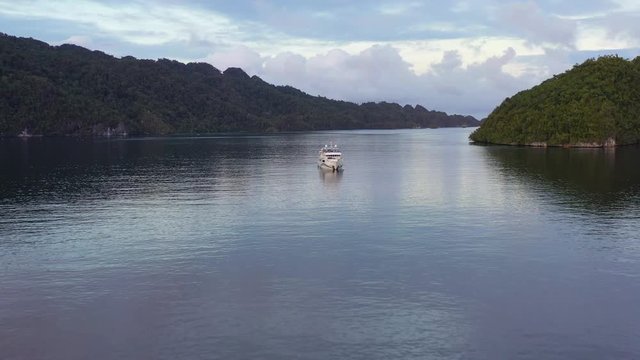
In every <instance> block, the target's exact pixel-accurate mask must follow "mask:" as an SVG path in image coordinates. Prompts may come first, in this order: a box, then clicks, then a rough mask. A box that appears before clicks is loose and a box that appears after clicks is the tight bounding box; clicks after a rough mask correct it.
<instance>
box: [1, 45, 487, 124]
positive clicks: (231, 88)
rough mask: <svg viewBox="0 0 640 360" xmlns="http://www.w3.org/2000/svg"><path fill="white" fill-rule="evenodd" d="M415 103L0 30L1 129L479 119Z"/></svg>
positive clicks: (463, 121)
mask: <svg viewBox="0 0 640 360" xmlns="http://www.w3.org/2000/svg"><path fill="white" fill-rule="evenodd" d="M478 124H479V122H478V120H476V119H475V118H473V117H471V116H461V115H447V114H446V113H444V112H439V111H430V110H427V109H426V108H424V107H422V106H420V105H417V106H415V107H413V106H410V105H406V106H401V105H398V104H395V103H386V102H381V103H365V104H354V103H350V102H345V101H337V100H330V99H327V98H324V97H318V96H311V95H308V94H306V93H304V92H302V91H300V90H297V89H295V88H293V87H290V86H274V85H271V84H268V83H266V82H265V81H263V80H261V79H260V78H259V77H257V76H252V77H249V76H248V75H247V74H246V73H245V72H244V71H242V70H241V69H239V68H229V69H227V70H226V71H224V72H220V71H219V70H218V69H216V68H215V67H213V66H211V65H209V64H205V63H189V64H183V63H180V62H177V61H172V60H167V59H160V60H139V59H136V58H134V57H131V56H127V57H123V58H116V57H113V56H110V55H107V54H105V53H103V52H100V51H90V50H88V49H85V48H82V47H79V46H75V45H61V46H50V45H48V44H46V43H44V42H41V41H38V40H34V39H31V38H19V37H14V36H10V35H6V34H0V136H15V135H18V134H20V133H21V132H23V131H25V129H26V131H27V132H29V133H31V134H40V135H124V134H129V135H167V134H193V133H213V132H279V131H297V130H330V129H374V128H381V129H389V128H416V127H423V128H424V127H432V128H434V127H464V126H469V127H472V126H478Z"/></svg>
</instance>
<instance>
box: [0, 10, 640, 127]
mask: <svg viewBox="0 0 640 360" xmlns="http://www.w3.org/2000/svg"><path fill="white" fill-rule="evenodd" d="M0 32H4V33H7V34H9V35H15V36H22V37H32V38H35V39H39V40H42V41H45V42H47V43H49V44H51V45H60V44H63V43H72V44H76V45H80V46H83V47H86V48H89V49H92V50H100V51H103V52H105V53H107V54H111V55H114V56H117V57H122V56H127V55H132V56H135V57H137V58H145V59H158V58H167V59H174V60H178V61H181V62H185V63H186V62H207V63H210V64H211V65H213V66H215V67H216V68H218V69H220V70H222V71H223V70H225V69H226V68H227V67H240V68H242V69H243V70H245V72H247V73H248V74H249V75H257V76H259V77H261V78H262V79H263V80H265V81H267V82H270V83H272V84H276V85H290V86H293V87H296V88H298V89H301V90H303V91H305V92H307V93H308V94H311V95H320V96H324V97H327V98H331V99H340V100H347V101H353V102H357V103H362V102H368V101H375V102H378V101H387V102H397V103H400V104H402V105H405V104H409V105H417V104H420V105H422V106H424V107H426V108H428V109H431V110H439V111H446V112H447V113H450V114H452V113H455V114H464V115H473V116H475V117H477V118H483V117H485V116H487V115H488V114H489V113H490V112H491V111H492V110H493V109H494V108H495V107H496V106H498V105H499V104H500V103H501V102H502V101H503V100H504V99H505V98H506V97H509V96H512V95H513V94H515V93H517V92H519V91H522V90H525V89H528V88H530V87H532V86H534V85H536V84H538V83H540V82H541V81H544V80H545V79H547V78H549V77H551V76H553V75H554V74H558V73H562V72H564V71H566V70H569V69H571V67H572V66H573V65H575V64H577V63H581V62H582V61H584V60H586V59H588V58H594V57H598V56H601V55H608V54H618V55H619V56H622V57H624V58H628V59H631V58H635V57H636V56H638V55H640V1H639V0H582V1H562V0H541V1H510V0H501V1H497V0H452V1H447V2H445V1H417V0H389V1H386V0H377V1H374V0H359V1H355V0H322V1H320V0H318V1H312V0H282V1H269V0H251V1H242V0H209V1H206V0H184V1H179V0H154V1H151V0H127V1H121V0H56V1H51V0H9V1H6V0H0Z"/></svg>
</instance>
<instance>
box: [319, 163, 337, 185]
mask: <svg viewBox="0 0 640 360" xmlns="http://www.w3.org/2000/svg"><path fill="white" fill-rule="evenodd" d="M318 174H319V175H320V179H321V180H322V182H323V183H324V184H325V185H336V184H338V183H339V182H340V180H342V171H333V170H331V169H328V168H323V167H318Z"/></svg>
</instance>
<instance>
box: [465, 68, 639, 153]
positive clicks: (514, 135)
mask: <svg viewBox="0 0 640 360" xmlns="http://www.w3.org/2000/svg"><path fill="white" fill-rule="evenodd" d="M470 139H471V140H472V141H475V142H479V143H490V144H509V145H538V146H613V145H626V144H636V143H638V142H640V57H638V58H636V59H634V60H633V61H628V60H625V59H623V58H620V57H618V56H604V57H600V58H599V59H597V60H596V59H590V60H587V61H585V62H584V63H583V64H580V65H576V66H574V67H573V69H571V70H569V71H567V72H565V73H563V74H561V75H557V76H554V77H553V78H552V79H549V80H546V81H544V82H543V83H541V84H540V85H538V86H535V87H533V88H532V89H529V90H526V91H522V92H520V93H518V94H516V95H515V96H513V97H512V98H508V99H506V100H505V101H504V102H503V103H502V104H501V105H500V106H498V107H497V108H496V109H495V110H494V111H493V112H492V113H491V114H490V115H489V116H488V117H487V119H486V120H485V121H484V122H483V124H482V125H481V126H480V128H478V129H477V130H476V131H474V132H473V133H472V134H471V136H470Z"/></svg>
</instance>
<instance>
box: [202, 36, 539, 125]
mask: <svg viewBox="0 0 640 360" xmlns="http://www.w3.org/2000/svg"><path fill="white" fill-rule="evenodd" d="M242 57H246V58H242ZM208 59H209V60H210V61H211V62H212V64H213V65H214V66H216V67H218V68H220V69H221V70H224V64H226V62H229V63H234V64H239V63H247V64H249V65H250V66H249V67H248V68H247V69H245V71H247V72H248V73H249V74H250V75H258V76H260V77H261V78H263V79H264V80H265V81H267V82H270V83H274V84H277V85H291V86H294V87H296V88H299V89H301V90H303V91H305V92H307V93H309V94H312V95H321V96H325V97H329V98H334V99H341V100H347V101H354V102H358V103H360V102H367V101H392V102H398V103H400V104H403V105H404V104H411V105H416V104H421V105H423V106H425V107H428V108H430V109H438V110H446V111H448V112H455V113H460V114H471V115H474V116H477V117H483V116H485V115H487V113H488V112H489V111H490V110H492V109H493V107H495V106H496V105H498V103H499V102H500V101H502V99H504V98H505V97H507V96H510V95H511V94H513V92H516V91H519V90H523V89H524V88H527V87H529V86H532V85H533V84H535V82H536V81H539V80H541V78H540V77H539V76H540V74H536V73H534V72H532V71H530V69H529V68H527V67H521V68H520V76H515V75H512V74H510V73H508V72H507V67H508V65H514V64H516V65H517V63H516V62H515V59H516V51H515V50H514V49H513V48H506V49H503V51H502V53H501V54H500V55H496V56H492V57H489V58H488V59H486V60H484V61H480V62H474V63H470V64H468V65H465V64H464V62H463V60H462V55H461V54H460V52H458V51H455V50H453V51H446V52H444V53H441V58H440V60H439V61H438V62H436V63H435V64H433V66H432V71H430V72H428V73H424V74H421V75H420V74H416V73H415V72H414V71H413V70H412V66H411V64H410V63H408V62H407V61H406V60H405V59H403V57H402V56H401V53H400V51H399V50H398V49H396V48H394V47H392V46H389V45H374V46H371V47H369V48H367V49H365V50H363V51H360V52H358V53H355V54H350V53H348V52H346V51H344V50H341V49H333V50H331V51H328V52H326V53H323V54H317V55H315V56H312V57H309V58H306V57H304V56H302V55H300V54H295V53H292V52H285V53H280V54H277V55H275V56H260V55H259V54H258V52H256V51H252V50H250V49H247V48H243V49H239V50H234V51H228V52H224V53H214V54H212V55H211V56H209V57H208ZM258 62H259V63H258Z"/></svg>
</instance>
